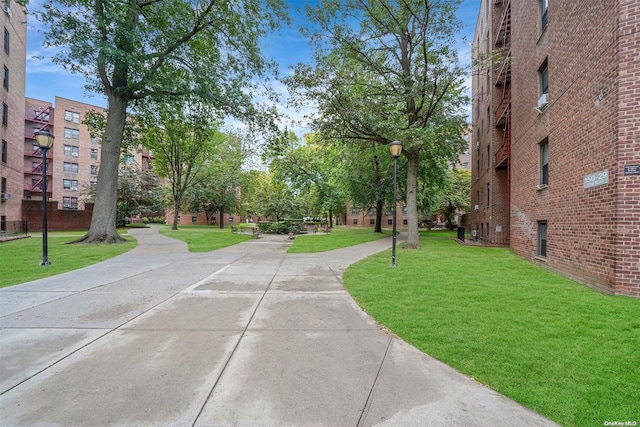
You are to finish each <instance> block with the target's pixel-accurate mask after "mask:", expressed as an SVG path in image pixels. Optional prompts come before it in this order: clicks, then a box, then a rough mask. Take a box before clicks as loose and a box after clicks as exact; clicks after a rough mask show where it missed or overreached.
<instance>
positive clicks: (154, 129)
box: [143, 103, 225, 230]
mask: <svg viewBox="0 0 640 427" xmlns="http://www.w3.org/2000/svg"><path fill="white" fill-rule="evenodd" d="M143 122H144V123H145V126H146V128H145V129H144V133H145V136H144V138H143V143H144V145H145V146H146V147H147V148H149V149H150V150H152V151H153V153H154V161H153V164H154V170H155V172H156V173H157V174H158V175H159V176H162V177H166V178H167V180H168V181H169V184H170V185H169V189H170V193H171V194H170V202H171V203H170V205H171V208H172V211H173V221H172V225H171V228H172V229H173V230H177V229H178V215H180V212H181V210H182V208H183V206H184V202H185V195H186V194H187V193H188V192H189V191H190V190H191V189H193V188H196V187H198V186H201V185H203V184H204V183H206V182H207V181H208V180H209V179H211V172H210V168H211V162H212V161H214V159H216V157H217V153H218V152H219V150H220V146H221V145H222V142H223V140H224V138H225V137H224V135H223V134H221V133H220V132H218V131H217V123H216V120H215V117H211V113H210V110H209V108H208V107H207V106H205V105H202V104H199V103H188V104H182V103H167V104H156V108H155V110H154V112H153V114H152V113H151V112H150V111H149V112H148V114H146V115H145V116H144V118H143Z"/></svg>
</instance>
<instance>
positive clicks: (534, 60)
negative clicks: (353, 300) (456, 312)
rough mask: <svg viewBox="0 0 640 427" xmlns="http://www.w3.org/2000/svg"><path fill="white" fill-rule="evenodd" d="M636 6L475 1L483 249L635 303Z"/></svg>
mask: <svg viewBox="0 0 640 427" xmlns="http://www.w3.org/2000/svg"><path fill="white" fill-rule="evenodd" d="M639 27H640V5H639V4H638V2H637V1H636V0H612V1H611V2H590V3H589V5H588V7H586V5H585V4H584V2H581V1H578V0H554V1H552V2H548V0H538V1H530V0H482V2H481V7H480V13H479V17H478V23H477V26H476V33H475V36H474V54H475V57H476V59H477V61H476V65H475V68H474V76H473V100H474V101H473V121H474V132H473V134H472V138H473V142H472V144H473V146H474V149H473V150H472V156H473V159H472V162H471V163H472V166H473V171H472V177H473V186H472V206H473V207H474V211H475V212H473V213H472V215H471V218H470V222H471V228H472V230H475V231H476V234H477V235H478V238H479V239H481V240H482V241H483V242H485V243H489V244H494V243H497V244H508V245H509V246H510V247H511V249H512V250H513V251H514V252H516V253H517V254H519V255H521V256H523V257H525V258H527V259H530V260H532V261H534V262H537V263H540V264H543V265H545V266H547V267H548V268H550V269H552V270H555V271H558V272H560V273H562V274H564V275H567V276H569V277H572V278H574V279H576V280H578V281H580V282H583V283H585V284H588V285H590V286H593V287H595V288H598V289H600V290H603V291H605V292H610V293H617V294H626V295H633V296H640V141H639V137H640V126H639V125H638V124H639V123H640V108H639V107H640V61H639V60H638V58H640V31H639V29H640V28H639Z"/></svg>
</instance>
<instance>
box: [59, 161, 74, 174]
mask: <svg viewBox="0 0 640 427" xmlns="http://www.w3.org/2000/svg"><path fill="white" fill-rule="evenodd" d="M62 169H63V171H64V172H70V173H78V164H77V163H69V162H64V165H63V168H62Z"/></svg>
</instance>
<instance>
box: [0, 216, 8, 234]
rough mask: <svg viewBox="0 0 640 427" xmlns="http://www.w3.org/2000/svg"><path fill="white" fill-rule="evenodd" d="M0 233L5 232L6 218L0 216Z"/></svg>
mask: <svg viewBox="0 0 640 427" xmlns="http://www.w3.org/2000/svg"><path fill="white" fill-rule="evenodd" d="M0 231H7V217H6V216H5V215H2V216H0Z"/></svg>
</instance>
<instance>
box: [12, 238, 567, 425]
mask: <svg viewBox="0 0 640 427" xmlns="http://www.w3.org/2000/svg"><path fill="white" fill-rule="evenodd" d="M130 234H132V235H134V236H135V237H136V239H138V242H139V244H138V247H137V248H136V249H135V250H133V251H131V252H129V253H127V254H124V255H121V256H118V257H115V258H113V259H111V260H108V261H105V262H102V263H100V264H97V265H94V266H91V267H87V268H83V269H81V270H78V271H74V272H70V273H65V274H61V275H58V276H54V277H50V278H47V279H42V280H36V281H33V282H29V283H24V284H21V285H18V286H13V287H10V288H5V289H2V290H0V393H2V395H1V396H0V425H3V426H24V425H29V426H31V425H47V426H106V425H126V426H221V425H238V426H253V425H273V426H281V425H292V426H305V425H314V426H365V425H366V426H368V425H377V424H379V425H388V426H444V425H447V426H457V425H466V426H549V425H555V424H553V423H551V422H550V421H549V420H547V419H545V418H543V417H541V416H539V415H537V414H535V413H533V412H532V411H530V410H528V409H526V408H524V407H522V406H521V405H519V404H517V403H515V402H513V401H511V400H508V399H506V398H505V397H503V396H501V395H499V394H498V393H496V392H494V391H491V390H489V389H487V388H485V387H483V386H481V385H479V384H477V383H476V382H474V381H472V380H471V379H469V378H467V377H465V376H463V375H461V374H460V373H458V372H457V371H455V370H453V369H451V368H449V367H447V366H446V365H444V364H442V363H440V362H438V361H436V360H434V359H433V358H431V357H429V356H427V355H425V354H423V353H421V352H419V351H417V350H416V349H414V348H413V347H411V346H409V345H408V344H406V343H404V342H403V341H401V340H399V339H397V338H395V337H394V336H393V335H391V334H389V333H387V332H385V331H384V330H382V329H381V328H380V327H379V326H378V325H377V324H376V323H375V322H374V321H373V320H372V319H371V318H370V317H369V316H367V315H366V314H365V313H364V312H363V311H362V310H360V309H359V307H358V306H357V305H356V304H355V303H354V301H353V300H352V299H351V297H350V296H349V294H348V293H347V292H346V291H345V290H344V288H343V286H342V282H341V274H342V272H343V271H344V269H345V268H346V267H347V266H348V265H349V264H351V263H353V262H356V261H358V260H361V259H363V258H365V257H367V256H369V255H371V254H374V253H377V252H379V251H381V250H384V249H387V248H388V247H389V246H390V245H391V242H390V240H389V239H384V240H379V241H376V242H371V243H366V244H363V245H359V246H356V247H352V248H347V249H340V250H335V251H331V252H326V253H320V254H290V255H289V254H287V253H286V251H287V248H288V247H289V245H290V244H291V242H290V241H288V240H287V239H286V237H281V236H265V237H264V238H263V239H259V240H250V241H247V242H243V243H241V244H238V245H235V246H232V247H228V248H225V249H221V250H217V251H213V252H208V253H189V252H188V251H187V248H186V245H185V244H184V243H182V242H178V241H175V240H172V239H168V238H165V237H162V236H160V235H159V234H158V232H157V229H154V228H150V229H132V230H131V231H130ZM2 262H3V263H4V262H6V260H2ZM372 280H375V278H372Z"/></svg>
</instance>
